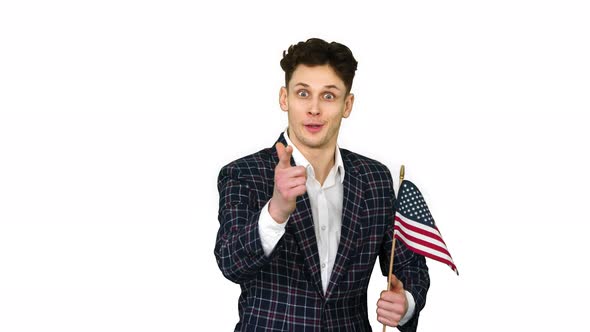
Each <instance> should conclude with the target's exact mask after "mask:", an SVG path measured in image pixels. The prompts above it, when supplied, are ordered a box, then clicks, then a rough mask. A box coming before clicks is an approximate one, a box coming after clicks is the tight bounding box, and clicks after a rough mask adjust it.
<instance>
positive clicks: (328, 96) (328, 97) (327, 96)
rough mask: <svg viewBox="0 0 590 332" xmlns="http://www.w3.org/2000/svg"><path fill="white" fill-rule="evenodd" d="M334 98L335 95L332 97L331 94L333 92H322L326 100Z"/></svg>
mask: <svg viewBox="0 0 590 332" xmlns="http://www.w3.org/2000/svg"><path fill="white" fill-rule="evenodd" d="M334 98H335V97H334V95H333V94H331V93H325V94H324V99H327V100H332V99H334Z"/></svg>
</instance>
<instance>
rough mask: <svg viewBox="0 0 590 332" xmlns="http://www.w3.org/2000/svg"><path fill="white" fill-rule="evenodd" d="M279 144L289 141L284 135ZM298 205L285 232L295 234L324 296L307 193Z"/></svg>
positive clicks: (311, 273) (319, 290) (300, 198)
mask: <svg viewBox="0 0 590 332" xmlns="http://www.w3.org/2000/svg"><path fill="white" fill-rule="evenodd" d="M277 142H281V143H283V144H284V145H287V141H286V140H285V138H284V137H283V134H281V136H280V137H279V139H278V141H277ZM272 150H273V152H272V153H273V158H274V159H275V165H276V164H277V163H278V161H279V158H278V156H277V153H276V149H275V147H274V146H273V147H272ZM291 165H292V166H295V160H294V159H293V157H291ZM296 204H297V205H296V208H295V211H294V212H293V213H292V214H291V217H290V219H289V221H288V223H287V226H286V227H287V229H286V230H285V231H286V232H288V233H292V234H293V236H294V238H295V239H296V241H297V243H298V244H299V248H300V250H301V251H303V257H304V261H305V265H306V266H307V268H308V270H309V273H310V275H311V278H312V282H313V284H314V285H315V286H316V289H317V291H318V292H319V294H320V295H321V296H324V290H323V287H322V276H321V270H320V256H319V253H318V244H317V239H316V236H315V229H314V223H313V217H312V215H311V205H310V203H309V196H308V195H307V193H306V194H304V195H303V196H300V197H298V198H297V203H296Z"/></svg>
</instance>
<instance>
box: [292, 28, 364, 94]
mask: <svg viewBox="0 0 590 332" xmlns="http://www.w3.org/2000/svg"><path fill="white" fill-rule="evenodd" d="M301 64H303V65H307V66H320V65H326V64H328V65H330V66H331V67H332V68H333V69H334V71H335V72H336V75H338V77H340V79H342V81H344V85H345V86H346V93H350V89H351V88H352V80H353V79H354V72H355V71H356V67H357V64H358V62H357V61H356V60H355V58H354V56H353V55H352V52H351V51H350V49H349V48H348V47H346V46H345V45H343V44H340V43H337V42H331V43H328V42H326V41H325V40H322V39H319V38H311V39H308V40H307V41H305V42H299V43H297V44H296V45H291V46H289V49H288V51H283V59H282V60H281V68H283V70H284V71H285V86H286V87H288V84H289V81H290V80H291V76H293V72H294V71H295V69H296V68H297V66H298V65H301Z"/></svg>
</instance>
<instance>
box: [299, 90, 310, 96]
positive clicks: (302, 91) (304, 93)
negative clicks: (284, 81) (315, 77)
mask: <svg viewBox="0 0 590 332" xmlns="http://www.w3.org/2000/svg"><path fill="white" fill-rule="evenodd" d="M297 95H298V96H299V97H307V96H309V94H308V93H307V91H305V90H299V91H298V92H297Z"/></svg>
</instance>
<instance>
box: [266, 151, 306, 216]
mask: <svg viewBox="0 0 590 332" xmlns="http://www.w3.org/2000/svg"><path fill="white" fill-rule="evenodd" d="M275 148H276V149H277V155H278V156H279V163H278V164H277V166H276V167H275V184H274V191H273V195H272V198H271V200H270V205H269V207H268V212H269V213H270V215H271V217H272V218H273V219H274V220H275V221H276V222H278V223H280V224H282V223H284V222H286V221H287V220H288V219H289V216H290V215H291V213H293V211H294V210H295V206H296V202H297V197H298V196H301V195H303V194H304V193H305V191H306V188H305V182H306V180H307V174H306V172H305V167H303V166H291V154H292V153H293V147H291V146H287V147H285V146H284V145H283V144H282V143H280V142H279V143H277V144H276V145H275Z"/></svg>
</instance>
